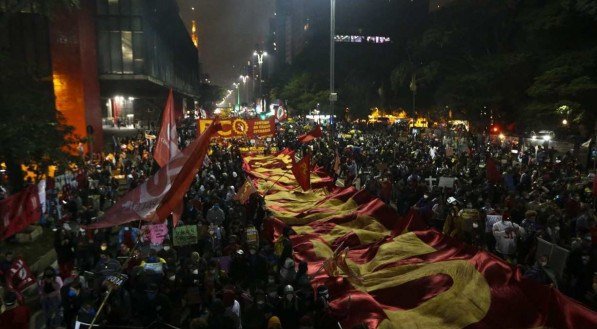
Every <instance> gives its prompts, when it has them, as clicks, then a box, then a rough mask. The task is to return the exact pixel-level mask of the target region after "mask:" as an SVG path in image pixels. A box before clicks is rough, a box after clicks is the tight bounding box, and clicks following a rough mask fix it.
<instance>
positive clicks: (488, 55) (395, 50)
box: [274, 0, 597, 131]
mask: <svg viewBox="0 0 597 329" xmlns="http://www.w3.org/2000/svg"><path fill="white" fill-rule="evenodd" d="M342 6H343V4H342V3H338V7H340V8H339V10H338V18H337V20H338V22H339V23H338V33H339V34H342V33H343V32H344V31H349V32H350V31H351V30H352V29H354V30H357V31H359V32H362V34H375V33H378V34H380V35H387V36H390V37H391V38H392V41H393V43H392V44H391V45H389V46H383V45H363V44H358V45H351V44H337V55H336V61H337V72H336V85H337V86H338V90H339V97H340V105H341V106H345V107H349V108H351V112H352V114H355V115H356V116H361V117H362V116H365V115H366V114H367V113H368V111H369V108H371V107H374V106H382V107H385V108H393V109H396V108H399V107H402V108H406V109H411V103H412V93H411V90H410V85H411V82H412V80H413V77H416V79H415V82H416V97H417V112H419V113H421V112H422V113H432V112H434V111H441V110H443V109H444V108H445V107H449V108H450V109H453V110H454V111H455V112H456V113H462V114H464V115H466V116H467V117H468V118H472V119H475V118H480V115H481V112H482V109H490V110H491V111H492V112H493V113H494V114H495V115H496V116H497V117H499V118H501V119H502V120H503V121H507V122H512V121H517V122H519V123H521V124H523V123H525V122H526V123H529V124H532V125H533V128H535V129H540V128H543V126H541V125H545V126H548V125H553V124H555V123H556V122H559V121H560V120H561V119H562V111H561V110H558V109H560V108H562V106H566V109H567V111H566V116H567V118H568V120H569V121H574V122H576V123H577V124H581V125H584V126H586V127H587V128H588V129H589V131H592V130H593V126H594V124H595V113H596V112H597V111H595V108H596V107H597V63H596V61H597V56H596V55H597V32H596V31H597V4H596V3H595V1H590V0H528V1H514V0H513V1H503V0H487V1H476V0H455V1H453V2H451V3H450V4H448V5H447V6H445V8H440V9H438V10H434V11H429V8H428V5H427V2H419V1H414V2H413V1H410V0H398V1H391V2H386V1H379V2H371V1H368V2H366V3H362V4H359V3H354V4H353V3H352V2H351V4H350V5H346V8H343V9H342V8H341V7H342ZM364 18H367V19H364ZM327 28H328V27H327V26H326V25H325V24H321V26H320V28H319V29H316V30H315V31H314V33H315V35H314V36H313V37H312V40H311V41H310V44H309V45H308V46H307V47H306V49H305V51H304V52H303V53H302V54H301V55H300V56H299V58H298V59H297V60H295V62H294V64H293V65H292V66H290V67H288V68H286V69H285V70H284V74H282V75H283V76H285V78H283V79H278V81H277V83H276V84H274V85H275V86H276V88H277V89H278V90H285V89H287V88H289V89H291V90H292V89H294V88H295V87H296V86H299V85H300V83H299V82H300V79H299V78H301V77H302V78H301V79H304V74H307V75H310V76H311V77H312V79H311V80H312V81H311V83H310V85H311V86H312V87H313V88H316V89H315V90H313V92H314V93H315V94H317V93H325V92H326V86H327V75H325V74H316V73H318V72H322V71H323V72H326V69H327V65H326V64H327V60H326V59H327V56H329V53H327V52H326V51H325V49H326V43H327V39H326V38H325V35H326V33H328V32H329V31H328V30H327ZM289 72H291V73H289ZM297 79H298V80H297ZM313 79H315V80H316V81H314V80H313ZM280 96H282V97H288V99H287V101H288V103H289V104H295V103H296V102H295V101H298V100H299V99H300V98H304V96H301V95H300V93H286V94H284V93H280ZM298 103H301V102H300V101H299V102H298ZM538 119H539V120H538Z"/></svg>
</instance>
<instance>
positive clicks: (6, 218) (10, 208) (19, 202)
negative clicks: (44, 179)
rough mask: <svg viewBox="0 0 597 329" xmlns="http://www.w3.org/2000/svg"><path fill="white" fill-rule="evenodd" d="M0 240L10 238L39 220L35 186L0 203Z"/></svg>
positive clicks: (39, 206) (38, 205)
mask: <svg viewBox="0 0 597 329" xmlns="http://www.w3.org/2000/svg"><path fill="white" fill-rule="evenodd" d="M0 216H1V217H0V240H4V239H6V238H8V237H11V236H13V235H15V234H17V233H19V232H21V231H22V230H24V229H25V228H26V227H27V226H29V225H30V224H32V223H35V222H37V221H38V220H39V219H40V218H41V204H40V202H39V193H38V191H37V185H30V186H28V187H27V188H25V189H24V190H22V191H20V192H18V193H15V194H13V195H11V196H9V197H8V198H6V199H4V200H1V201H0Z"/></svg>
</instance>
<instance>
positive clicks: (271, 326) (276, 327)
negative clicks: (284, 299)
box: [267, 315, 282, 329]
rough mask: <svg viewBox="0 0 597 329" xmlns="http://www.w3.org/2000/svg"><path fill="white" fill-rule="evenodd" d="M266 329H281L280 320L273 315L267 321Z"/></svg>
mask: <svg viewBox="0 0 597 329" xmlns="http://www.w3.org/2000/svg"><path fill="white" fill-rule="evenodd" d="M267 329H282V322H280V318H279V317H277V316H275V315H274V316H272V317H271V318H269V320H267Z"/></svg>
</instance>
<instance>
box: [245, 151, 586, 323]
mask: <svg viewBox="0 0 597 329" xmlns="http://www.w3.org/2000/svg"><path fill="white" fill-rule="evenodd" d="M291 156H292V152H290V151H283V152H281V153H280V154H278V155H273V156H246V157H245V158H244V160H245V171H246V172H247V174H248V176H249V177H250V178H251V179H253V182H254V183H255V186H256V187H257V189H258V192H260V193H262V194H263V193H264V192H266V191H267V195H265V200H266V206H267V207H268V208H269V210H270V211H271V212H272V214H273V218H270V219H269V220H268V225H267V226H266V233H265V234H266V235H268V236H269V238H271V239H272V240H275V239H277V237H279V236H280V234H281V232H283V230H284V228H285V227H287V226H291V227H292V229H293V230H294V232H296V235H292V236H291V241H292V244H293V250H294V258H295V261H297V262H298V261H305V262H307V263H308V273H309V275H310V277H311V278H312V282H311V283H312V286H313V287H314V288H316V287H318V286H320V285H326V286H327V287H328V289H329V292H330V307H331V309H332V311H333V314H334V315H335V316H336V317H337V320H338V321H339V322H340V323H341V324H342V327H344V328H351V327H352V326H355V325H358V324H365V325H366V327H368V328H595V327H597V314H596V313H595V312H592V311H590V310H588V309H587V308H585V307H583V306H582V305H580V304H579V303H577V302H575V301H573V300H571V299H569V298H568V297H565V296H564V295H562V294H561V293H560V292H558V291H557V290H555V289H553V288H550V287H546V286H541V285H539V284H537V283H535V282H533V281H530V280H527V279H524V278H522V275H521V273H520V271H519V270H518V269H516V268H514V267H512V266H511V265H509V264H508V263H506V262H504V261H503V260H501V259H499V258H498V257H496V256H494V255H492V254H489V253H487V252H484V251H481V250H478V249H476V248H474V247H471V246H468V245H465V244H463V243H461V242H459V241H456V240H454V239H452V238H449V237H446V236H443V235H442V234H441V233H439V232H437V231H435V230H426V229H425V225H424V224H423V223H422V222H423V221H422V220H420V216H419V214H418V213H417V212H415V211H414V210H413V211H411V212H410V213H409V214H408V215H407V216H403V217H401V216H399V215H398V214H397V213H396V212H395V211H394V210H393V209H392V208H390V207H388V206H386V205H385V204H384V203H383V202H382V201H381V200H379V199H377V198H375V197H373V196H371V195H370V194H368V193H367V192H365V191H357V190H356V189H355V188H353V187H349V188H342V189H341V188H337V187H334V186H332V184H331V180H329V179H328V177H327V176H325V175H324V174H323V173H322V172H320V171H318V169H317V168H316V169H315V170H314V171H313V172H312V173H311V180H312V182H313V186H312V187H313V189H312V190H310V191H308V192H304V191H302V189H301V188H300V187H299V185H298V183H297V182H296V181H295V180H294V179H293V178H292V177H284V176H282V177H281V175H283V174H284V172H286V171H287V170H288V169H289V168H290V166H291V162H292V161H291Z"/></svg>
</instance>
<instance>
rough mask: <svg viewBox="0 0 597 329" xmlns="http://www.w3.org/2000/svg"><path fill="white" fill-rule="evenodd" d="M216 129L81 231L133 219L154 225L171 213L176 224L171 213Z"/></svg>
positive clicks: (178, 202)
mask: <svg viewBox="0 0 597 329" xmlns="http://www.w3.org/2000/svg"><path fill="white" fill-rule="evenodd" d="M212 127H213V128H212ZM218 129H220V125H219V124H217V125H216V124H214V125H211V126H210V127H209V128H208V129H207V130H206V131H205V132H204V133H203V134H201V136H199V137H198V138H196V139H195V140H194V141H193V143H191V145H189V146H188V147H187V148H185V149H184V150H183V151H182V152H180V153H179V155H177V156H176V157H174V159H172V161H170V162H169V163H168V164H166V166H164V167H162V168H160V170H158V172H157V173H155V174H154V175H153V176H152V177H150V178H149V179H148V180H147V181H145V182H144V183H143V184H141V185H139V186H138V187H137V188H135V189H134V190H132V191H130V192H128V193H127V194H126V195H124V196H123V197H122V198H121V199H120V200H118V202H116V204H114V205H113V206H112V207H111V208H110V209H108V210H107V211H106V213H105V214H104V215H103V216H102V218H100V220H99V221H97V222H96V223H94V224H91V225H89V226H87V227H85V228H86V229H95V228H105V227H112V226H116V225H121V224H125V223H130V222H133V221H136V220H144V221H149V222H158V221H161V220H164V219H166V218H167V217H168V216H169V215H170V213H172V212H173V211H174V212H175V216H174V220H173V221H174V224H176V223H177V222H178V218H177V216H176V213H177V211H175V210H176V209H179V208H180V207H182V196H183V195H184V194H185V193H186V191H187V190H188V188H189V185H190V182H191V181H192V180H193V177H194V176H195V173H196V171H197V170H199V168H200V167H201V165H202V164H203V158H204V157H205V154H206V153H207V148H208V146H209V139H210V138H211V136H212V135H213V134H215V133H216V131H218ZM187 182H188V183H187Z"/></svg>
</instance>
